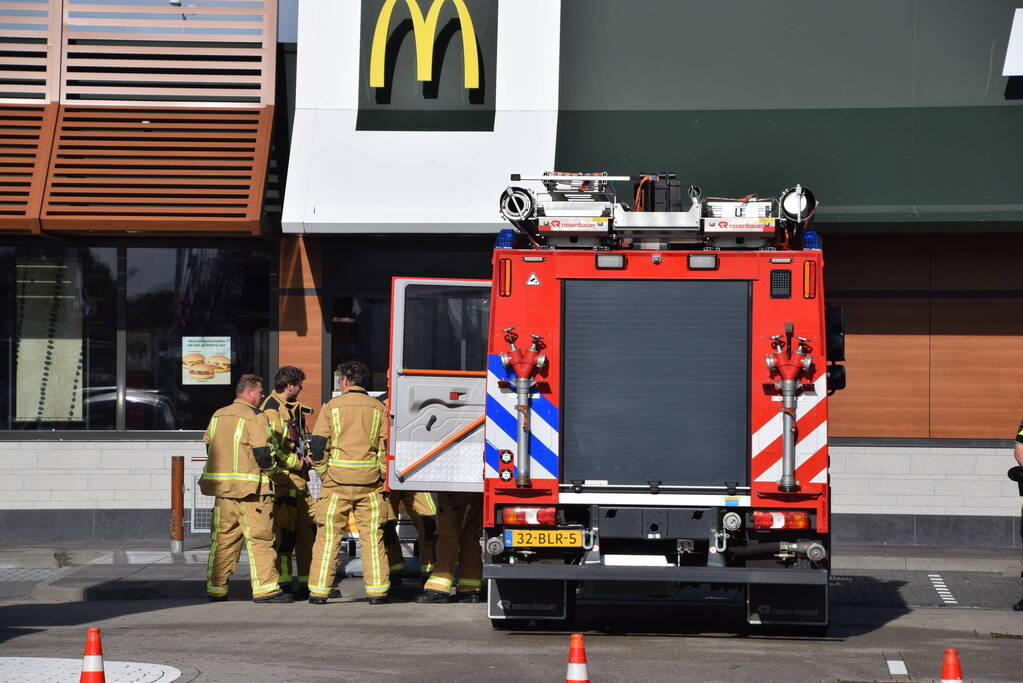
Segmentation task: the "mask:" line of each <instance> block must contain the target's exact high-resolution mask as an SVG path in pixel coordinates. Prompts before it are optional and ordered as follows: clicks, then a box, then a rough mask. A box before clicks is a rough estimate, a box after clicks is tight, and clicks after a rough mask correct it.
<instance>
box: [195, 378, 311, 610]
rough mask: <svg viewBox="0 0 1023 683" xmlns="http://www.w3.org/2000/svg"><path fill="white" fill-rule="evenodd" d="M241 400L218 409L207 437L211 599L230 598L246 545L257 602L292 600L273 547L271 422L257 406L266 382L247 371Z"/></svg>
mask: <svg viewBox="0 0 1023 683" xmlns="http://www.w3.org/2000/svg"><path fill="white" fill-rule="evenodd" d="M235 396H236V398H235V400H234V403H232V404H231V405H229V406H225V407H223V408H221V409H220V410H218V411H217V412H215V413H213V417H212V418H210V424H209V427H207V428H206V433H205V434H204V435H203V441H205V442H206V453H207V459H206V467H205V469H204V470H203V473H202V477H201V478H200V480H199V488H200V490H201V491H202V492H203V493H204V494H205V495H207V496H216V499H217V500H216V503H215V504H214V506H213V523H212V525H211V529H212V533H211V534H210V536H211V539H210V557H209V562H208V563H207V569H206V594H207V596H208V597H209V600H210V602H220V601H223V600H227V581H228V579H229V578H230V576H231V574H232V572H234V569H235V567H236V566H237V564H238V555H239V553H240V552H241V549H242V545H243V544H244V545H245V550H246V551H247V552H248V554H249V574H250V581H251V583H252V599H253V601H254V602H272V603H276V602H291V601H292V597H291V595H290V594H288V593H284V592H282V591H281V587H280V586H279V585H278V576H277V569H276V567H275V563H274V561H275V559H276V556H277V554H276V553H275V552H274V548H273V484H272V483H271V480H270V476H271V475H272V474H273V471H274V459H273V455H272V454H271V452H270V447H269V446H268V445H267V436H268V431H269V423H268V422H267V419H266V415H264V414H263V413H262V412H261V411H260V410H259V409H258V408H257V407H256V406H257V405H259V401H260V399H261V398H262V397H263V380H262V378H260V377H257V376H256V375H242V376H241V378H240V379H239V380H238V385H237V387H236V388H235Z"/></svg>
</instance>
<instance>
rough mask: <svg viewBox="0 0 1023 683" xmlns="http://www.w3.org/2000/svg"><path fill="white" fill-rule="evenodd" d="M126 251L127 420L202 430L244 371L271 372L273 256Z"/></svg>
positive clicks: (246, 250)
mask: <svg viewBox="0 0 1023 683" xmlns="http://www.w3.org/2000/svg"><path fill="white" fill-rule="evenodd" d="M127 251H128V255H127V314H128V320H127V327H126V344H127V382H126V386H127V393H126V397H125V398H126V405H125V426H126V427H127V428H128V429H204V428H205V427H206V424H207V422H208V421H209V417H210V415H211V414H212V413H213V412H214V411H215V410H216V409H217V408H219V407H221V406H224V405H226V404H228V403H230V402H231V401H232V400H234V384H235V382H236V381H237V380H238V378H239V377H240V376H241V375H243V374H245V373H255V374H259V375H265V373H266V372H267V370H268V365H269V344H270V334H269V331H270V330H269V326H270V325H269V324H270V273H271V265H272V264H271V257H270V255H269V254H268V253H267V252H265V251H261V250H257V249H253V248H251V247H237V248H217V249H196V248H153V249H149V248H129V249H128V250H127ZM264 381H265V382H267V383H269V381H270V380H269V378H267V377H265V376H264Z"/></svg>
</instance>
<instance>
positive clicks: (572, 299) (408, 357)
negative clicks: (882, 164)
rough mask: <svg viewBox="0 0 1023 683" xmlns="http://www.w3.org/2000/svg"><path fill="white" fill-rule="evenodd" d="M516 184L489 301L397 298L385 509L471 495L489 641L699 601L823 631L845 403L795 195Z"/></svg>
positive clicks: (815, 244)
mask: <svg viewBox="0 0 1023 683" xmlns="http://www.w3.org/2000/svg"><path fill="white" fill-rule="evenodd" d="M512 181H513V182H514V183H516V185H515V186H512V187H509V188H508V189H507V190H506V191H505V193H504V194H503V195H502V197H501V202H500V209H501V212H502V215H503V216H504V217H505V218H506V219H507V220H508V221H509V222H510V223H511V224H512V225H513V226H514V229H509V230H505V231H502V233H501V234H500V235H499V237H498V246H497V248H496V249H495V251H494V255H493V279H492V281H476V280H427V279H415V278H397V279H395V281H394V291H393V309H392V311H393V313H392V316H393V318H392V351H391V368H392V370H391V378H390V382H391V385H390V400H391V413H392V430H391V437H392V438H391V440H390V446H389V448H390V453H389V464H390V466H389V473H388V484H389V486H390V487H391V488H393V489H414V490H432V491H478V492H481V493H482V494H483V526H484V578H485V579H487V584H488V595H489V604H488V616H489V617H490V619H491V620H492V621H493V622H494V624H495V625H497V626H501V625H517V624H521V623H524V622H530V621H534V620H535V621H537V622H541V621H548V622H559V621H561V622H563V621H566V620H568V619H570V618H571V614H572V608H573V605H574V602H575V598H576V595H577V594H593V595H602V596H605V597H608V596H623V595H629V594H634V595H642V596H651V595H657V596H662V597H663V599H672V598H674V599H686V600H688V599H699V598H700V596H706V595H708V594H709V593H711V592H712V591H718V592H721V591H723V592H725V593H730V594H731V595H732V596H733V597H736V598H737V601H738V600H739V599H744V601H745V604H746V606H747V607H746V609H747V612H746V613H747V616H748V622H749V623H750V624H780V623H782V624H800V625H813V626H826V624H827V620H828V610H827V605H828V600H827V594H828V577H829V560H830V557H829V554H830V519H829V511H830V487H829V480H828V445H827V396H828V394H829V393H830V392H833V391H835V390H837V389H840V388H842V387H843V386H844V381H845V380H844V368H843V367H842V366H840V365H836V364H834V361H836V360H843V358H842V332H841V321H840V314H839V313H837V312H835V311H831V310H828V311H827V313H826V307H825V304H824V299H823V291H822V269H823V262H822V259H821V251H820V243H819V238H818V236H817V235H816V233H814V232H812V231H810V230H809V227H810V225H811V221H812V220H813V214H814V211H815V210H816V207H817V202H816V200H815V198H814V196H813V194H812V193H811V192H810V191H809V190H808V189H807V188H804V187H802V186H798V185H797V186H796V187H794V188H791V189H788V190H785V191H784V192H782V193H781V194H780V195H779V196H778V197H768V198H764V197H758V196H755V195H750V196H745V197H740V198H719V197H704V196H703V195H702V193H701V192H700V190H699V189H698V188H695V187H690V188H689V189H688V193H685V192H684V191H683V189H682V186H681V184H680V182H679V181H678V179H677V178H676V177H675V176H674V175H668V174H656V175H644V176H632V177H630V176H624V177H614V176H608V175H604V174H595V175H579V174H553V173H551V174H544V175H542V176H538V177H533V178H527V177H522V176H512ZM623 183H624V184H626V187H627V188H628V192H629V194H630V197H629V199H631V200H632V201H631V202H622V201H619V199H618V196H617V194H616V192H615V188H616V187H621V186H622V185H621V184H623ZM530 184H532V186H530ZM686 194H688V202H685V199H684V196H685V195H686ZM684 203H687V204H688V206H684V205H683V204H684ZM826 321H827V322H826ZM829 360H830V361H831V362H832V364H831V365H830V366H829V365H828V362H829Z"/></svg>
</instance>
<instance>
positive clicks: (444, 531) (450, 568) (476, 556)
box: [415, 493, 483, 603]
mask: <svg viewBox="0 0 1023 683" xmlns="http://www.w3.org/2000/svg"><path fill="white" fill-rule="evenodd" d="M482 533H483V496H482V495H480V494H478V493H441V494H440V495H439V496H438V500H437V542H436V545H435V546H434V553H435V555H436V563H435V564H434V567H433V571H432V572H430V578H429V579H427V581H426V584H425V585H424V586H423V592H422V593H420V594H419V595H417V596H416V599H415V601H416V602H426V603H430V602H451V599H452V598H451V589H452V588H456V591H455V597H456V599H457V600H458V601H459V602H481V601H482V591H481V588H482V585H483V550H482V548H481V546H480V536H481V535H482ZM456 568H457V570H458V585H457V587H456V586H455V583H454V581H455V569H456Z"/></svg>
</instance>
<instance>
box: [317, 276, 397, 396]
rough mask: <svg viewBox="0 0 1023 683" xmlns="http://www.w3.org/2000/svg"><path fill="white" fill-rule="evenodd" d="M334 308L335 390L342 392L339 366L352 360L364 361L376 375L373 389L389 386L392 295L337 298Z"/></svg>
mask: <svg viewBox="0 0 1023 683" xmlns="http://www.w3.org/2000/svg"><path fill="white" fill-rule="evenodd" d="M331 310H332V312H333V316H332V322H331V336H330V339H331V360H332V362H333V386H334V392H335V393H337V392H338V391H339V384H340V377H339V376H338V373H337V368H338V366H339V365H341V363H344V362H346V361H350V360H358V361H362V362H363V363H365V364H366V367H368V368H369V371H370V373H371V375H372V378H373V379H372V380H371V381H370V385H371V386H368V387H366V389H367V390H369V391H383V390H384V388H385V387H386V386H387V367H388V359H387V355H388V352H389V349H390V341H391V332H390V322H391V298H390V297H389V296H388V297H383V296H347V297H338V298H335V299H333V301H332V305H331Z"/></svg>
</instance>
